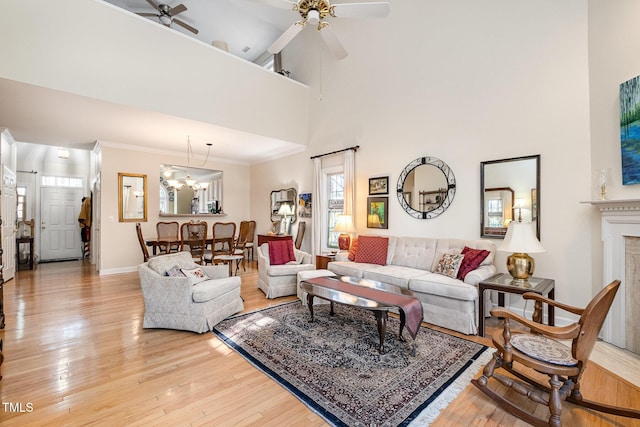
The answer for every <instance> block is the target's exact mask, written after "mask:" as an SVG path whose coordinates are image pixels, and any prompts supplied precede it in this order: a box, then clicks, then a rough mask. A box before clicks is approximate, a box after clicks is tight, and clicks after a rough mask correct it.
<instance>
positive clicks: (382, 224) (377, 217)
mask: <svg viewBox="0 0 640 427" xmlns="http://www.w3.org/2000/svg"><path fill="white" fill-rule="evenodd" d="M388 204H389V198H388V197H368V198H367V228H384V229H388V228H389V209H388V207H389V206H388Z"/></svg>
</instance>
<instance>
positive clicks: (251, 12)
mask: <svg viewBox="0 0 640 427" xmlns="http://www.w3.org/2000/svg"><path fill="white" fill-rule="evenodd" d="M104 1H106V2H107V3H111V4H113V5H115V6H118V7H121V8H123V9H125V10H128V11H130V12H133V13H140V12H142V13H157V11H156V10H155V9H154V8H153V6H151V5H150V4H149V3H147V0H104ZM151 1H153V2H154V3H155V4H166V5H168V6H170V7H172V8H173V7H176V6H178V5H179V4H184V5H185V6H186V7H187V10H186V11H184V12H182V13H179V14H178V15H177V16H176V18H178V19H180V20H182V21H183V22H185V23H187V24H188V25H191V26H192V27H194V28H196V29H197V30H198V34H197V35H196V34H193V33H192V32H190V31H188V30H186V29H184V28H183V27H181V26H180V25H176V24H175V23H174V24H172V25H171V28H172V29H173V30H175V31H179V32H181V33H183V34H185V35H188V36H191V37H194V38H196V39H198V40H201V41H203V42H205V43H207V44H211V43H212V42H213V41H214V40H223V41H225V42H226V43H227V45H228V47H229V53H231V54H233V55H236V56H238V57H240V58H243V59H246V60H248V61H251V62H255V61H256V60H257V59H259V58H260V57H261V56H262V55H263V54H264V53H265V52H266V50H267V48H268V47H269V45H271V43H273V42H274V41H275V40H276V39H277V38H278V37H279V36H280V35H281V34H282V32H283V31H284V30H285V29H286V28H287V27H289V26H290V25H291V24H292V23H293V22H295V21H296V20H298V19H299V18H300V17H299V15H298V14H297V13H296V12H292V11H291V10H287V9H290V3H289V2H287V1H286V0H151ZM275 6H277V7H275ZM147 19H149V20H151V21H153V22H158V25H161V24H160V23H159V20H158V19H157V18H154V17H150V18H147Z"/></svg>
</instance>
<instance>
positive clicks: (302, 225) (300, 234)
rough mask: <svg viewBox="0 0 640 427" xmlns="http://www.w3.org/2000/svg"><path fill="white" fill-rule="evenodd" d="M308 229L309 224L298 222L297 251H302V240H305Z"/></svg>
mask: <svg viewBox="0 0 640 427" xmlns="http://www.w3.org/2000/svg"><path fill="white" fill-rule="evenodd" d="M306 228H307V223H306V222H304V221H300V222H298V234H296V243H295V247H296V249H300V248H301V247H302V240H303V239H304V231H305V229H306Z"/></svg>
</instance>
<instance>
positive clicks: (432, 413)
mask: <svg viewBox="0 0 640 427" xmlns="http://www.w3.org/2000/svg"><path fill="white" fill-rule="evenodd" d="M494 351H495V349H494V348H487V349H486V350H485V351H484V352H483V353H482V354H481V355H480V356H478V358H477V359H476V360H475V361H474V362H473V363H472V364H471V365H469V367H468V368H467V369H465V371H464V372H463V373H462V374H460V375H459V376H458V378H456V379H455V381H454V382H452V383H451V385H450V386H449V387H447V389H446V390H444V391H443V392H442V393H440V395H439V396H438V397H437V398H436V399H435V400H434V401H433V402H431V404H430V405H429V406H428V407H427V408H426V409H425V410H423V411H422V412H421V413H420V415H418V416H417V417H416V418H415V419H414V420H413V421H411V423H409V427H419V426H420V427H422V426H428V425H430V424H431V423H432V422H433V421H435V419H436V418H437V417H438V415H440V412H441V411H442V410H443V409H445V408H446V407H447V406H448V405H449V404H450V403H451V402H453V401H454V400H455V399H456V397H458V396H459V395H460V393H462V391H463V390H464V389H465V388H467V386H468V385H469V384H471V380H472V379H473V377H474V376H475V375H476V374H477V373H478V371H479V370H480V369H481V368H482V367H484V365H486V364H487V363H488V362H489V360H490V359H491V356H492V355H493V352H494Z"/></svg>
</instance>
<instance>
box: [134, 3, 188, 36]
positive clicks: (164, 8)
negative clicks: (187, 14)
mask: <svg viewBox="0 0 640 427" xmlns="http://www.w3.org/2000/svg"><path fill="white" fill-rule="evenodd" d="M147 3H149V4H150V5H151V6H153V8H154V9H155V10H157V11H158V13H144V12H143V13H138V15H140V16H147V17H149V16H155V17H157V18H158V20H159V21H160V23H161V24H162V25H164V26H166V27H171V23H172V22H175V23H176V24H178V25H180V26H181V27H182V28H184V29H186V30H189V31H191V32H192V33H193V34H198V30H197V29H195V28H193V27H192V26H191V25H189V24H187V23H186V22H184V21H181V20H180V19H177V18H174V16H176V15H177V14H179V13H182V12H184V11H185V10H187V6H185V5H183V4H182V3H180V4H179V5H177V6H175V7H171V6H169V5H167V4H164V3H158V4H156V3H154V2H153V1H152V0H147Z"/></svg>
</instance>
